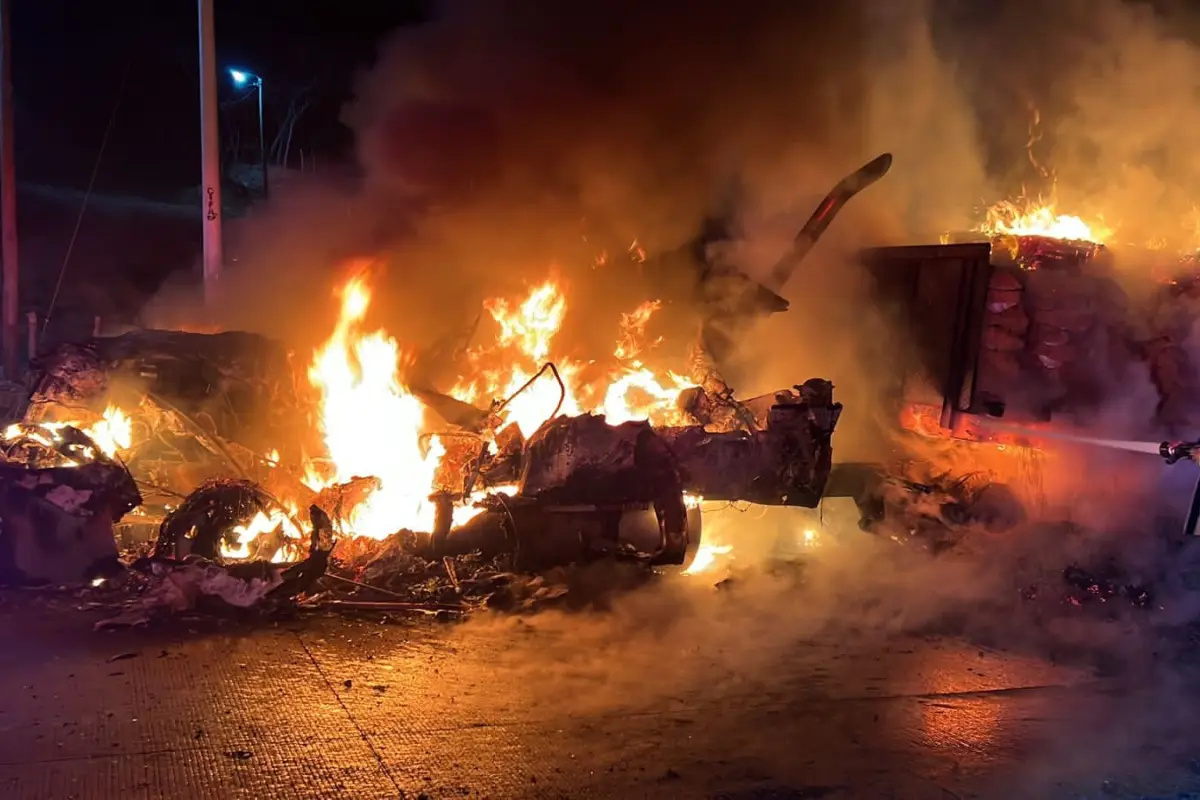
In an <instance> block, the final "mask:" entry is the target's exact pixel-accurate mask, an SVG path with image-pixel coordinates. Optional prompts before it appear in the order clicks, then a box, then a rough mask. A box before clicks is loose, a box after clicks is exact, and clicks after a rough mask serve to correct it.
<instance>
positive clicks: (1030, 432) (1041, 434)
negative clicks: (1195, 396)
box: [979, 419, 1162, 455]
mask: <svg viewBox="0 0 1200 800" xmlns="http://www.w3.org/2000/svg"><path fill="white" fill-rule="evenodd" d="M979 426H980V427H984V428H991V429H992V430H996V431H1007V432H1009V433H1018V434H1021V435H1024V436H1028V437H1029V438H1031V439H1059V440H1062V441H1067V442H1076V443H1078V444H1090V445H1095V446H1096V447H1107V448H1109V449H1110V450H1125V451H1127V452H1130V453H1149V454H1150V455H1159V448H1160V447H1161V446H1162V442H1139V441H1134V440H1131V439H1100V438H1097V437H1095V436H1079V435H1077V434H1074V433H1064V432H1062V431H1046V430H1040V429H1034V428H1025V427H1022V426H1020V425H1012V424H1010V423H1007V422H997V421H996V420H990V419H989V420H986V421H984V420H980V422H979Z"/></svg>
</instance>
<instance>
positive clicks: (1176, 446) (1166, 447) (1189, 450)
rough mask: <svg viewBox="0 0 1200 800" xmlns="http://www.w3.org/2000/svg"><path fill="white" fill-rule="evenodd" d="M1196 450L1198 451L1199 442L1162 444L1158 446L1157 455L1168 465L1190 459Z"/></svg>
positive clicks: (1199, 447)
mask: <svg viewBox="0 0 1200 800" xmlns="http://www.w3.org/2000/svg"><path fill="white" fill-rule="evenodd" d="M1197 449H1200V441H1195V442H1163V443H1162V444H1160V445H1159V446H1158V454H1159V455H1160V456H1162V457H1163V460H1164V461H1166V462H1167V463H1168V464H1174V463H1175V462H1177V461H1181V460H1183V459H1190V458H1191V457H1192V454H1193V453H1195V452H1196V450H1197Z"/></svg>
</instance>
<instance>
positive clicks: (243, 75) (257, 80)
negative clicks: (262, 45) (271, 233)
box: [229, 69, 268, 198]
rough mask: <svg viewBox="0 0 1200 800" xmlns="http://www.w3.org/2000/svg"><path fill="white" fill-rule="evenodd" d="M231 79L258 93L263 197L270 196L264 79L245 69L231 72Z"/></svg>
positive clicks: (259, 156)
mask: <svg viewBox="0 0 1200 800" xmlns="http://www.w3.org/2000/svg"><path fill="white" fill-rule="evenodd" d="M229 75H230V77H232V78H233V84H234V85H235V86H245V85H246V84H249V85H251V86H253V87H254V90H255V91H256V92H258V163H259V166H260V167H261V168H262V185H263V186H262V188H263V197H264V198H266V197H267V195H268V191H267V136H266V134H265V133H264V132H263V79H262V76H261V75H254V74H252V73H250V72H246V71H245V70H244V69H231V70H229Z"/></svg>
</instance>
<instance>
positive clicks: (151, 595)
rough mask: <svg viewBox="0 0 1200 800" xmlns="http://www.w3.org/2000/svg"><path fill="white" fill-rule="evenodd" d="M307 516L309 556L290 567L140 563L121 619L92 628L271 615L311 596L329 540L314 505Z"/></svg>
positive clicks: (328, 527)
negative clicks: (242, 613) (194, 616)
mask: <svg viewBox="0 0 1200 800" xmlns="http://www.w3.org/2000/svg"><path fill="white" fill-rule="evenodd" d="M309 513H310V516H311V522H312V534H311V536H310V541H309V553H308V557H307V558H305V559H304V560H303V561H300V562H298V563H295V564H272V563H270V562H268V561H261V560H259V561H247V562H240V563H233V564H222V563H219V562H217V561H213V560H210V559H207V558H203V557H199V556H188V557H186V558H183V559H168V558H161V557H157V556H155V557H150V558H144V559H139V560H138V561H136V562H134V564H133V566H132V569H133V570H134V571H135V572H136V573H139V574H140V575H141V576H142V580H141V581H140V582H139V583H140V587H139V588H140V590H141V591H140V592H138V593H137V594H136V596H135V597H133V598H132V599H130V600H129V601H128V602H127V603H126V604H125V608H124V609H123V610H122V612H121V613H120V614H118V615H117V616H115V617H113V618H110V619H107V620H104V621H102V622H100V623H97V626H96V627H97V629H103V628H111V627H128V626H133V625H144V624H148V623H150V622H151V621H153V620H154V619H155V618H156V617H162V616H174V615H178V614H182V613H185V612H192V611H196V612H205V611H208V612H217V613H222V612H229V611H230V610H233V609H251V608H253V609H256V610H270V609H272V608H276V607H278V605H279V604H282V603H288V602H290V601H292V600H293V599H294V598H296V597H297V596H299V595H301V594H304V593H308V592H311V591H312V590H313V589H314V587H315V586H316V583H317V581H319V580H320V579H321V577H322V576H323V575H324V574H325V573H326V570H327V569H328V567H329V557H330V554H331V553H332V551H333V547H334V539H333V524H332V522H331V521H330V519H329V516H328V515H327V514H326V513H325V512H324V511H322V510H321V509H320V508H317V507H316V506H313V507H312V508H310V509H309Z"/></svg>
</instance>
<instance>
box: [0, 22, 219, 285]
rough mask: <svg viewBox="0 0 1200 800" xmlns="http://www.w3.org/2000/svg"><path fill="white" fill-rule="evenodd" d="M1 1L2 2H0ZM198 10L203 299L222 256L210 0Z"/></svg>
mask: <svg viewBox="0 0 1200 800" xmlns="http://www.w3.org/2000/svg"><path fill="white" fill-rule="evenodd" d="M0 2H3V0H0ZM198 3H199V11H200V162H201V184H200V190H201V197H200V208H201V213H202V214H203V215H204V216H203V225H204V299H205V302H206V303H208V304H210V305H211V304H212V303H213V302H214V301H215V300H216V297H217V284H218V282H219V281H220V279H221V266H222V264H223V263H224V256H223V253H222V249H221V142H220V137H219V133H218V128H217V52H216V44H215V40H214V35H215V33H214V30H213V0H198Z"/></svg>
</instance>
